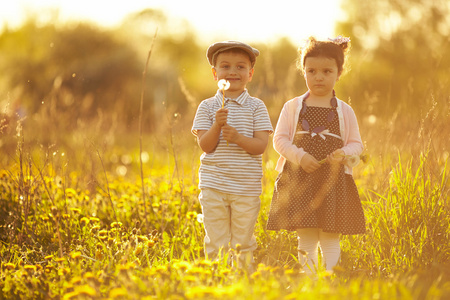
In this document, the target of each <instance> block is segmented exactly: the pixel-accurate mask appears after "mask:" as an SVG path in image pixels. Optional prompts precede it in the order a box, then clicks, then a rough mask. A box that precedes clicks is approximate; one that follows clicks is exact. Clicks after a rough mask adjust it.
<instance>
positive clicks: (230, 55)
mask: <svg viewBox="0 0 450 300" xmlns="http://www.w3.org/2000/svg"><path fill="white" fill-rule="evenodd" d="M212 72H213V75H214V80H221V79H225V80H228V81H229V82H230V88H229V89H228V90H227V91H226V92H225V94H226V96H227V97H231V98H236V97H238V96H239V95H240V94H241V93H242V92H243V91H244V89H245V88H246V86H247V83H248V82H250V81H252V77H253V72H254V69H253V67H252V65H251V62H250V58H249V57H248V55H247V54H245V53H242V52H236V51H224V52H221V53H219V54H218V55H217V59H216V64H215V66H214V67H213V68H212Z"/></svg>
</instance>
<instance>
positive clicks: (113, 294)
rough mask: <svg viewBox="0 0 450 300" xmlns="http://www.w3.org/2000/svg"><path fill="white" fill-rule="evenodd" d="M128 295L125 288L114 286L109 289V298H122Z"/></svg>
mask: <svg viewBox="0 0 450 300" xmlns="http://www.w3.org/2000/svg"><path fill="white" fill-rule="evenodd" d="M127 295H128V292H127V290H126V289H124V288H114V289H112V290H111V291H109V298H112V299H122V298H125V297H126V296H127Z"/></svg>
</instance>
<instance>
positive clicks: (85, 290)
mask: <svg viewBox="0 0 450 300" xmlns="http://www.w3.org/2000/svg"><path fill="white" fill-rule="evenodd" d="M77 292H78V294H79V295H84V296H91V297H94V296H95V295H96V292H95V289H94V288H92V287H90V286H89V285H87V284H85V285H82V286H80V287H78V288H77Z"/></svg>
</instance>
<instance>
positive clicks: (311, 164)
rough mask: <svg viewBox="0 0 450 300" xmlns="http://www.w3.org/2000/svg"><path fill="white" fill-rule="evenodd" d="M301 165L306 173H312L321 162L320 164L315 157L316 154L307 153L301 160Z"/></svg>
mask: <svg viewBox="0 0 450 300" xmlns="http://www.w3.org/2000/svg"><path fill="white" fill-rule="evenodd" d="M300 166H301V167H302V169H303V170H305V172H306V173H312V172H314V171H315V170H317V169H318V168H320V166H321V164H319V161H318V160H317V159H315V158H314V156H312V155H311V154H309V153H306V154H305V155H304V156H303V157H302V160H301V161H300Z"/></svg>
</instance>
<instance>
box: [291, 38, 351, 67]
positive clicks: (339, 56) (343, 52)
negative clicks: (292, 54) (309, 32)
mask: <svg viewBox="0 0 450 300" xmlns="http://www.w3.org/2000/svg"><path fill="white" fill-rule="evenodd" d="M349 51H350V39H349V38H343V37H341V36H339V37H337V38H336V39H330V40H329V41H318V40H316V38H314V37H309V39H308V40H307V42H306V44H305V46H304V47H303V48H300V49H299V59H298V61H297V67H298V68H299V69H300V70H302V72H303V71H304V69H305V62H306V59H307V58H308V57H327V58H332V59H334V60H335V61H336V64H337V67H338V72H339V73H342V71H343V70H344V64H345V62H346V61H345V57H346V56H347V55H348V52H349Z"/></svg>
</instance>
